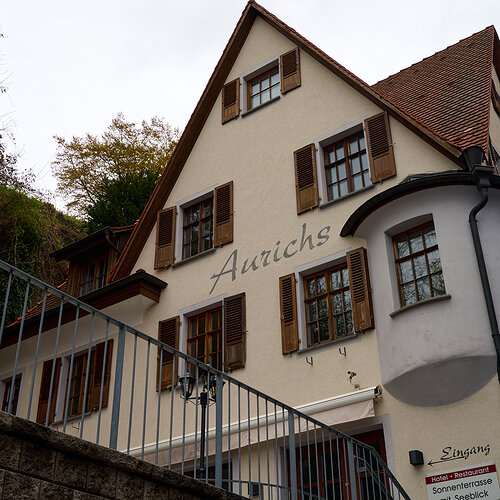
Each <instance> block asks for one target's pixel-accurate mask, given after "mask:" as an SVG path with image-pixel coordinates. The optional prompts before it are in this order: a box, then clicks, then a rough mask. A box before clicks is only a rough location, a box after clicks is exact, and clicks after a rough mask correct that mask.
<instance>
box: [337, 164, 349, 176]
mask: <svg viewBox="0 0 500 500" xmlns="http://www.w3.org/2000/svg"><path fill="white" fill-rule="evenodd" d="M338 172H339V179H345V178H346V177H347V173H346V169H345V163H340V164H339V167H338Z"/></svg>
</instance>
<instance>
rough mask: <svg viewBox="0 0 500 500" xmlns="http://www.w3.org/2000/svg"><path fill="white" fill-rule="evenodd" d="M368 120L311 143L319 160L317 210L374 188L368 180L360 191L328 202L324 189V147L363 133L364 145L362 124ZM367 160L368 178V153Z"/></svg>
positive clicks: (354, 122)
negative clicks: (367, 183)
mask: <svg viewBox="0 0 500 500" xmlns="http://www.w3.org/2000/svg"><path fill="white" fill-rule="evenodd" d="M366 118H368V116H365V117H363V118H361V119H359V120H356V121H353V122H351V123H348V124H347V125H344V126H343V127H340V128H338V129H335V130H334V131H332V132H329V133H327V134H324V135H322V136H321V137H318V138H316V139H315V140H314V141H313V142H314V145H315V148H316V155H319V158H318V157H317V160H318V161H317V162H316V166H317V167H316V168H317V175H318V192H319V197H320V204H319V208H322V207H326V206H328V205H330V204H332V203H336V202H338V201H340V200H345V199H346V198H349V197H350V196H353V195H355V194H357V193H361V192H363V191H365V190H367V189H372V188H373V187H374V185H373V183H372V182H371V179H370V184H369V185H368V186H365V187H363V188H361V189H358V190H356V191H352V192H351V193H347V194H346V195H344V196H341V197H340V198H336V199H335V200H329V199H328V192H327V188H326V171H325V155H324V150H325V148H326V147H328V146H330V145H331V144H332V143H334V142H337V141H340V140H342V139H344V138H346V137H348V136H350V135H352V134H354V133H356V132H360V131H363V135H364V136H365V144H366V130H365V127H364V122H365V120H366ZM366 157H367V160H368V168H369V169H370V176H371V172H372V165H371V163H370V158H369V155H368V152H367V154H366Z"/></svg>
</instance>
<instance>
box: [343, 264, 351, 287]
mask: <svg viewBox="0 0 500 500" xmlns="http://www.w3.org/2000/svg"><path fill="white" fill-rule="evenodd" d="M342 284H343V286H349V270H348V269H347V267H343V268H342Z"/></svg>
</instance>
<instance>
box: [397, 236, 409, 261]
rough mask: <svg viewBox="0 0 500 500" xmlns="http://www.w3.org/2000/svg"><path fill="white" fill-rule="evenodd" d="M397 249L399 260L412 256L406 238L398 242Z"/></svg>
mask: <svg viewBox="0 0 500 500" xmlns="http://www.w3.org/2000/svg"><path fill="white" fill-rule="evenodd" d="M396 249H397V252H398V258H401V257H407V256H408V255H410V249H409V247H408V241H407V240H406V236H404V237H402V238H400V239H399V240H396Z"/></svg>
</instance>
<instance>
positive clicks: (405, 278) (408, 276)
mask: <svg viewBox="0 0 500 500" xmlns="http://www.w3.org/2000/svg"><path fill="white" fill-rule="evenodd" d="M399 271H400V273H401V283H408V282H409V281H413V269H412V267H411V261H409V260H407V261H405V262H401V263H400V264H399Z"/></svg>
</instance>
